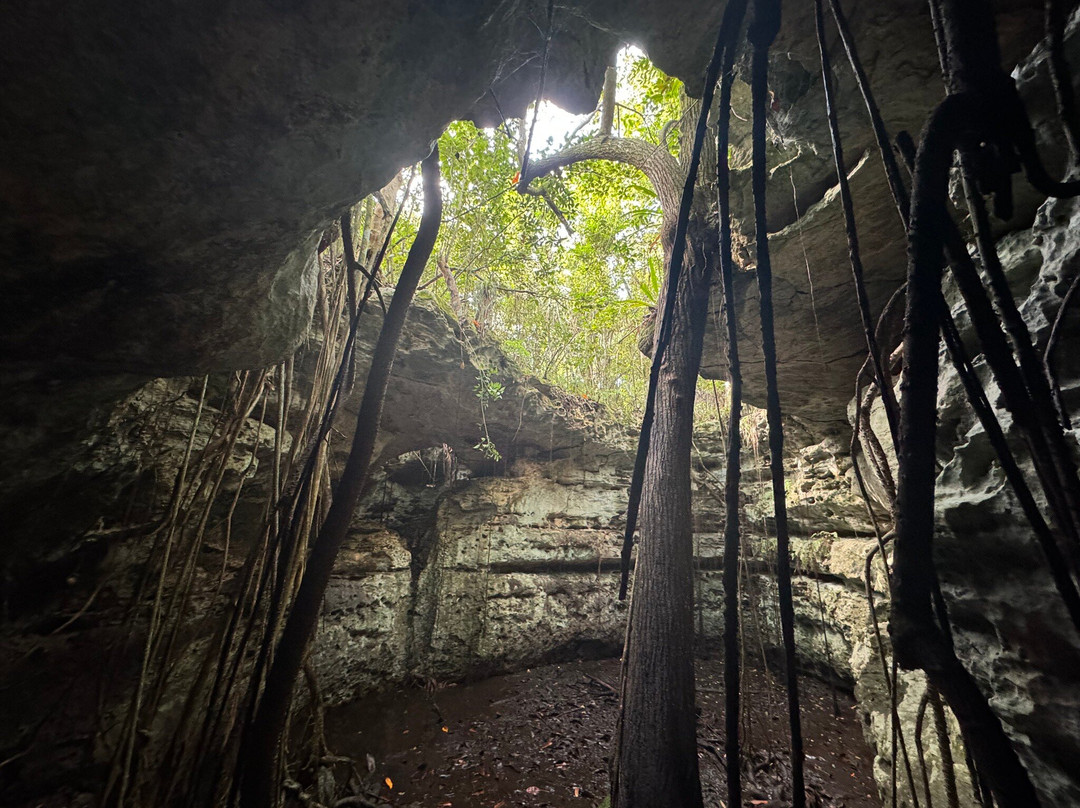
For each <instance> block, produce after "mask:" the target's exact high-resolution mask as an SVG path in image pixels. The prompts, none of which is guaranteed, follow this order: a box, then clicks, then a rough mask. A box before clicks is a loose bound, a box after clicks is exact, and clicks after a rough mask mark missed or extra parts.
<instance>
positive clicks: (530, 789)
mask: <svg viewBox="0 0 1080 808" xmlns="http://www.w3.org/2000/svg"><path fill="white" fill-rule="evenodd" d="M525 793H526V794H539V793H540V789H539V788H537V787H536V786H529V787H528V788H527V789H525Z"/></svg>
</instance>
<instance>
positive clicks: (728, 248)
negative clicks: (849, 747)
mask: <svg viewBox="0 0 1080 808" xmlns="http://www.w3.org/2000/svg"><path fill="white" fill-rule="evenodd" d="M745 9H746V4H745V3H743V4H742V7H741V8H740V9H738V13H739V18H738V20H737V21H735V23H734V24H733V26H732V27H733V28H738V27H741V25H742V18H743V16H744V14H745ZM733 40H734V38H733V39H732V41H731V42H730V43H729V44H727V45H726V46H725V51H724V63H723V67H722V69H721V73H720V108H719V119H718V121H717V130H716V157H717V161H716V199H717V210H718V212H719V222H718V224H719V228H720V289H721V295H722V299H723V306H722V309H723V314H724V328H725V332H726V334H727V362H728V389H729V391H730V393H731V408H730V410H729V412H728V439H727V449H726V457H725V460H724V704H725V706H724V710H725V713H724V732H725V734H724V755H725V771H726V773H727V796H728V805H742V765H741V764H742V750H741V748H740V746H741V745H740V717H741V712H742V710H741V705H740V697H741V693H740V688H741V673H742V668H741V666H742V655H741V649H742V644H741V636H742V635H741V632H740V625H739V615H740V611H739V607H740V597H739V558H740V534H739V527H740V526H739V481H740V477H741V474H742V468H741V454H742V432H741V431H740V430H741V421H742V370H741V368H740V365H739V329H738V321H737V319H736V312H735V288H734V286H735V283H734V274H735V273H734V261H733V259H732V240H731V178H730V175H729V173H728V144H729V140H730V126H731V88H732V84H733V82H734V78H735V76H734V72H733V70H732V67H733V65H734V61H735V46H734V42H733ZM714 392H715V391H714Z"/></svg>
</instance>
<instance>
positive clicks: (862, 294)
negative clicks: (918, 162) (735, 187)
mask: <svg viewBox="0 0 1080 808" xmlns="http://www.w3.org/2000/svg"><path fill="white" fill-rule="evenodd" d="M814 21H815V26H816V29H817V41H818V51H819V52H820V54H821V78H822V86H823V87H824V89H825V114H826V117H827V118H828V121H829V135H830V138H831V140H832V152H833V165H834V166H835V168H836V181H837V184H838V185H839V187H840V202H841V207H842V208H843V211H844V230H845V233H846V234H847V244H848V258H849V260H850V263H851V275H852V278H853V279H854V281H855V296H856V298H857V300H858V302H859V315H860V317H861V318H862V324H863V332H864V334H865V335H866V348H867V351H868V352H869V354H870V359H871V361H872V363H873V367H874V378H875V380H876V381H877V385H878V389H879V390H880V393H881V402H882V404H883V405H884V406H885V415H886V418H887V419H888V422H889V433H890V434H891V435H892V440H893V448H894V450H895V448H896V438H897V434H898V432H897V430H898V428H899V412H898V408H897V403H896V396H895V395H894V394H893V390H892V386H891V385H890V384H889V380H888V375H887V374H886V372H885V370H884V368H883V367H882V365H883V359H882V356H881V348H880V347H879V346H878V343H877V337H876V336H875V334H874V321H873V317H872V315H871V314H870V298H869V296H868V295H867V293H866V283H865V280H864V278H863V264H862V257H861V255H860V252H859V234H858V229H857V228H856V225H855V207H854V203H853V202H852V199H851V187H850V185H849V184H848V178H847V168H846V166H845V164H844V147H843V144H842V141H841V138H840V125H839V123H838V122H837V118H836V100H835V98H834V97H833V86H832V82H833V76H832V65H831V63H830V60H829V52H828V48H827V47H826V45H825V14H824V11H823V9H822V0H814Z"/></svg>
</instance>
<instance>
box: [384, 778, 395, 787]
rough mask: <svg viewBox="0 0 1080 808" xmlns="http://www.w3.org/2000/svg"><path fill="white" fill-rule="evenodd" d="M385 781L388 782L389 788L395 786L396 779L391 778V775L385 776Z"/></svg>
mask: <svg viewBox="0 0 1080 808" xmlns="http://www.w3.org/2000/svg"><path fill="white" fill-rule="evenodd" d="M383 782H384V783H386V787H387V788H393V787H394V781H393V780H391V779H390V778H389V777H386V778H384V779H383Z"/></svg>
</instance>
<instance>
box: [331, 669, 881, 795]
mask: <svg viewBox="0 0 1080 808" xmlns="http://www.w3.org/2000/svg"><path fill="white" fill-rule="evenodd" d="M618 677H619V662H618V660H601V661H588V662H576V663H570V664H563V665H551V666H547V667H540V668H533V669H531V670H528V671H524V672H521V673H516V674H511V675H507V676H498V677H494V678H492V679H487V680H484V681H480V682H476V683H472V684H464V685H449V686H445V687H441V686H438V685H436V686H434V687H429V688H415V689H405V690H397V691H392V692H389V693H383V694H380V695H377V696H372V697H370V698H368V699H365V700H363V701H360V702H357V703H354V704H350V705H347V706H344V707H340V708H337V709H334V710H331V711H329V712H328V713H327V716H326V737H327V740H328V744H329V748H330V750H332V752H334V753H336V754H338V755H347V756H349V757H351V758H353V759H354V760H357V761H361V762H364V763H366V768H367V771H363V772H361V777H362V780H363V781H364V785H365V786H366V788H365V789H364V790H367V791H368V794H369V795H370V797H371V798H375V796H376V790H377V792H378V793H377V799H378V800H379V801H385V802H388V803H390V804H391V805H394V806H400V807H401V808H421V806H422V807H423V808H514V807H515V806H537V807H539V806H574V807H575V808H592V806H597V805H599V804H600V803H601V802H602V801H603V800H604V798H605V797H606V795H607V793H608V755H609V754H610V753H611V750H612V733H613V731H614V726H615V717H616V711H617V698H616V694H615V692H614V688H615V687H617V685H618ZM747 679H748V681H747V682H746V683H745V688H744V704H746V705H747V706H748V707H749V734H748V747H749V754H748V755H747V757H748V763H747V764H746V770H747V774H746V775H745V777H744V783H745V784H746V785H745V791H746V794H745V797H746V800H745V803H744V805H745V806H766V808H782V806H787V805H790V803H789V801H788V797H789V796H790V792H788V791H787V787H786V785H785V783H786V781H787V778H788V774H787V772H788V765H787V754H788V753H787V715H786V706H785V704H786V702H785V697H784V693H783V690H782V688H781V684H780V682H779V680H778V679H776V677H774V676H772V675H770V674H767V673H762V672H760V671H753V670H751V671H748V672H747ZM722 687H723V667H722V663H720V662H719V661H702V662H700V663H699V666H698V690H699V697H698V701H699V704H700V705H701V717H700V724H699V750H698V755H699V758H700V763H701V777H702V786H703V789H704V792H705V804H706V806H710V807H713V806H723V805H725V803H724V801H723V800H724V797H725V785H724V773H723V757H722V755H723V729H722V728H723V691H722ZM801 692H802V701H803V733H804V737H805V743H806V754H807V761H806V771H807V784H808V795H809V800H808V803H809V804H810V805H811V806H819V808H880V807H881V802H880V800H878V799H877V798H876V796H875V795H876V793H877V791H876V788H875V786H874V784H873V775H872V759H873V756H872V753H871V751H870V749H869V747H868V746H867V744H866V741H865V740H864V738H863V734H862V728H861V726H860V720H859V717H858V715H857V713H856V712H855V709H854V703H853V702H852V700H851V698H850V697H849V696H848V695H846V694H844V693H838V694H837V704H838V708H839V710H838V713H839V714H838V716H836V717H834V715H833V695H832V690H831V688H829V687H828V686H827V685H824V684H822V683H821V682H818V681H816V680H812V679H805V680H803V681H802V687H801ZM744 726H745V724H744ZM364 763H362V764H361V767H362V768H363V766H364ZM355 785H359V783H354V786H355ZM357 804H359V801H358V802H357Z"/></svg>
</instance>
